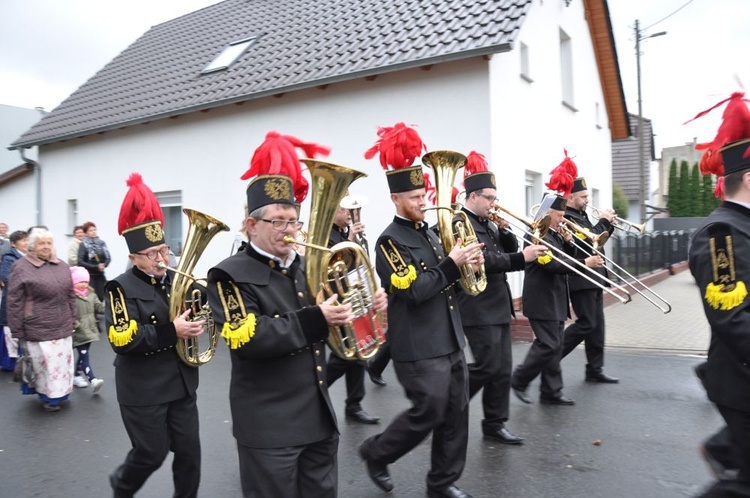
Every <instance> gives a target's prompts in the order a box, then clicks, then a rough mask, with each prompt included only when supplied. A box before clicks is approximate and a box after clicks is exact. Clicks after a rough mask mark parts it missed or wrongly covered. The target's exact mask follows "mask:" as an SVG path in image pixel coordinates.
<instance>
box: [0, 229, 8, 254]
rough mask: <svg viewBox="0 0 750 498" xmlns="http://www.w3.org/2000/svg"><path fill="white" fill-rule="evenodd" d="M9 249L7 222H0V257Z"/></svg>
mask: <svg viewBox="0 0 750 498" xmlns="http://www.w3.org/2000/svg"><path fill="white" fill-rule="evenodd" d="M8 251H10V242H9V241H8V224H7V223H0V257H2V256H3V255H4V254H7V253H8Z"/></svg>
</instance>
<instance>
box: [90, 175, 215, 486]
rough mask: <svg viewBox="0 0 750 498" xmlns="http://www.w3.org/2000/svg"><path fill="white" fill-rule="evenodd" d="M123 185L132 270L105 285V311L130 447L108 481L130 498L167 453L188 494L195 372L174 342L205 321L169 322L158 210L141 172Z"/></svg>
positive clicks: (195, 439)
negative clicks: (123, 460)
mask: <svg viewBox="0 0 750 498" xmlns="http://www.w3.org/2000/svg"><path fill="white" fill-rule="evenodd" d="M127 184H128V186H129V187H130V189H129V191H128V193H127V194H126V196H125V200H124V201H123V205H122V208H121V211H120V219H119V226H118V229H119V232H120V234H121V235H122V236H123V237H124V238H125V242H126V243H127V245H128V250H129V251H130V255H129V258H130V260H131V261H132V262H133V267H132V268H131V269H130V270H128V271H126V272H125V273H123V274H122V275H120V276H119V277H117V278H115V279H114V280H111V281H110V282H108V283H107V286H106V289H105V305H104V312H105V320H106V324H107V330H108V338H109V342H110V345H111V346H112V349H114V351H115V353H117V356H116V358H115V383H116V387H117V401H118V403H119V404H120V413H121V415H122V421H123V424H124V425H125V430H126V431H127V433H128V436H129V437H130V442H131V444H132V448H131V450H130V451H129V452H128V455H127V457H126V458H125V462H123V464H122V465H120V466H119V467H118V468H117V469H115V471H114V472H113V473H112V474H110V476H109V481H110V485H111V486H112V489H113V491H114V496H115V498H120V497H132V496H134V495H135V493H136V492H137V491H138V490H139V489H140V488H141V486H143V484H144V483H145V482H146V479H148V477H149V476H150V475H151V474H152V473H153V472H154V471H156V470H157V469H158V468H159V467H161V464H162V463H163V462H164V459H165V458H166V457H167V454H168V453H169V451H172V452H173V453H174V461H173V464H172V473H173V479H174V486H175V490H174V495H173V496H175V497H182V498H186V497H195V496H197V495H198V485H199V482H200V468H201V446H200V438H199V431H198V407H197V404H196V402H197V398H196V389H197V388H198V369H197V368H193V367H191V366H188V365H187V364H185V363H183V362H182V360H180V358H179V356H178V355H177V350H176V348H175V345H176V344H177V340H178V339H184V338H188V337H195V336H197V335H199V334H201V333H202V332H203V325H204V321H203V320H201V321H196V322H191V321H189V319H190V316H189V314H190V310H188V311H186V312H185V313H183V314H182V315H180V316H177V317H175V318H174V319H170V316H169V315H170V313H169V296H170V293H171V288H172V286H171V279H170V275H169V274H168V273H167V269H166V266H165V265H166V263H167V260H168V257H169V247H168V246H167V245H166V243H165V241H164V232H163V231H162V224H163V220H164V217H163V214H162V211H161V207H160V206H159V202H158V201H157V199H156V197H155V196H154V194H153V192H151V190H150V189H149V188H148V187H147V186H146V185H145V184H144V183H143V180H142V178H141V175H140V174H138V173H133V174H132V175H131V176H130V178H129V179H128V182H127Z"/></svg>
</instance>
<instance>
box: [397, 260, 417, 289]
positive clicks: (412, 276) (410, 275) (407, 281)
mask: <svg viewBox="0 0 750 498" xmlns="http://www.w3.org/2000/svg"><path fill="white" fill-rule="evenodd" d="M416 279H417V270H416V269H415V268H414V265H409V269H408V271H407V272H406V275H404V276H403V277H400V276H398V274H396V273H391V285H392V286H394V287H395V288H397V289H401V290H404V289H408V288H409V286H410V285H411V283H412V282H414V281H415V280H416Z"/></svg>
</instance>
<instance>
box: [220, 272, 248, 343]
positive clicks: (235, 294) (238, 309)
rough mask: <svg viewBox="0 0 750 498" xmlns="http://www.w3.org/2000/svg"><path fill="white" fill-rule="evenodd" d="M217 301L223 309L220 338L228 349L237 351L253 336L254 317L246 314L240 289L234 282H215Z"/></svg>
mask: <svg viewBox="0 0 750 498" xmlns="http://www.w3.org/2000/svg"><path fill="white" fill-rule="evenodd" d="M216 287H217V289H218V291H219V299H221V306H222V308H223V309H224V326H223V327H222V328H221V336H222V337H223V338H224V340H225V341H227V346H229V349H239V348H240V347H242V346H243V345H244V344H247V343H248V342H250V339H252V338H253V336H254V335H255V315H253V314H252V313H250V314H249V315H248V314H247V311H246V310H245V304H244V303H243V302H242V295H241V294H240V289H239V287H237V284H235V283H234V282H226V283H222V282H216Z"/></svg>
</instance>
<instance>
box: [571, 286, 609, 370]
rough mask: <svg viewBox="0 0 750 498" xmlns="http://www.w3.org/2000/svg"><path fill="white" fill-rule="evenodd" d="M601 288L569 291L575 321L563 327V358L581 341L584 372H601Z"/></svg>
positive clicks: (602, 343)
mask: <svg viewBox="0 0 750 498" xmlns="http://www.w3.org/2000/svg"><path fill="white" fill-rule="evenodd" d="M602 294H603V291H602V290H601V289H585V290H579V291H573V292H571V293H570V303H571V304H572V305H573V311H575V314H576V318H577V319H576V321H575V323H573V324H571V325H570V326H568V328H566V329H565V338H564V339H563V358H565V357H566V356H568V353H570V352H571V351H573V350H574V349H575V348H576V347H578V345H579V344H581V342H583V343H584V347H585V348H586V360H587V363H586V373H587V374H598V373H601V371H602V367H604V300H603V299H602Z"/></svg>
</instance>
